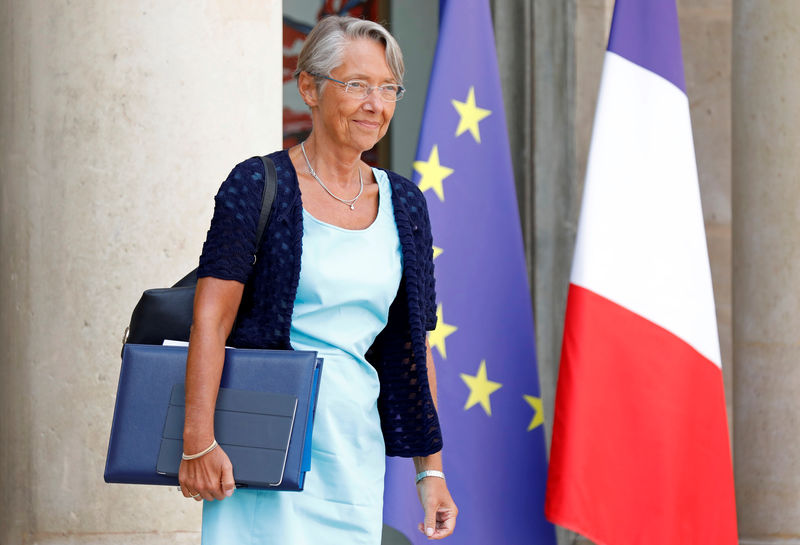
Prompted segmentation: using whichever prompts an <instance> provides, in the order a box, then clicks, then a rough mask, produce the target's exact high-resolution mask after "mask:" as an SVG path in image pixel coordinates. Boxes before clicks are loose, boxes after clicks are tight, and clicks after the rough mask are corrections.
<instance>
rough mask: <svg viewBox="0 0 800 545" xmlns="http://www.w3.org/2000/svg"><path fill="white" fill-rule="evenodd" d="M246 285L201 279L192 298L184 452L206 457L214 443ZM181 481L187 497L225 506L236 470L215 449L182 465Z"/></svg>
mask: <svg viewBox="0 0 800 545" xmlns="http://www.w3.org/2000/svg"><path fill="white" fill-rule="evenodd" d="M243 291H244V285H243V284H241V283H240V282H236V281H235V280H219V279H217V278H210V277H206V278H201V279H199V280H198V282H197V290H196V292H195V298H194V314H193V320H192V333H191V338H190V341H189V355H188V358H187V361H186V420H185V421H184V427H183V451H184V453H186V454H195V453H198V452H202V451H203V450H204V449H206V448H207V447H208V446H209V445H211V444H212V442H213V441H214V407H215V405H216V402H217V393H218V391H219V382H220V377H221V376H222V365H223V363H224V361H225V340H226V339H227V338H228V335H229V334H230V331H231V328H232V327H233V322H234V320H235V319H236V313H237V311H238V309H239V303H240V302H241V299H242V293H243ZM178 479H179V480H180V483H181V490H182V492H183V495H184V496H186V497H193V496H195V495H196V494H200V496H198V497H195V499H196V500H198V501H199V500H200V499H201V498H202V499H206V500H212V499H217V500H221V499H223V498H225V497H226V496H230V495H231V494H232V493H233V489H234V487H235V485H234V482H233V469H232V467H231V463H230V460H229V459H228V456H227V454H225V452H223V450H222V448H221V447H217V448H215V449H214V450H212V451H211V452H209V453H208V454H206V455H205V456H202V457H200V458H197V459H194V460H183V461H182V462H181V466H180V470H179V473H178Z"/></svg>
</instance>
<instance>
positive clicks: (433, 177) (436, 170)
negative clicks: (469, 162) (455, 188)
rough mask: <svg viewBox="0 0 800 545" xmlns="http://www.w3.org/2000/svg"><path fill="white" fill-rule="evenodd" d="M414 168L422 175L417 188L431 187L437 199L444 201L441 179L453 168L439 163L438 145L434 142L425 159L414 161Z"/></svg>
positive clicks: (451, 171)
mask: <svg viewBox="0 0 800 545" xmlns="http://www.w3.org/2000/svg"><path fill="white" fill-rule="evenodd" d="M414 170H416V171H417V172H419V173H420V174H421V175H422V178H421V179H420V181H419V184H418V186H419V190H420V191H425V190H426V189H433V191H434V192H435V193H436V196H437V197H439V200H440V201H444V189H443V188H442V180H444V179H445V178H447V177H448V176H450V175H451V174H452V173H453V169H452V168H447V167H443V166H442V165H440V164H439V146H437V145H435V144H434V146H433V149H432V150H431V154H430V155H429V156H428V160H427V161H414Z"/></svg>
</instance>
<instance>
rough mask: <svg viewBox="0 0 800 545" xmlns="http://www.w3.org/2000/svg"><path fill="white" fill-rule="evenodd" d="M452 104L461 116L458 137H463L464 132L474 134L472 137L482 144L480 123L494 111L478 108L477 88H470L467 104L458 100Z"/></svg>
mask: <svg viewBox="0 0 800 545" xmlns="http://www.w3.org/2000/svg"><path fill="white" fill-rule="evenodd" d="M450 102H452V103H453V106H454V107H455V109H456V110H457V111H458V115H460V116H461V120H460V121H459V122H458V128H457V129H456V136H461V135H462V134H464V132H466V131H469V132H471V133H472V137H473V138H474V139H475V141H476V142H477V143H478V144H480V143H481V132H480V130H479V129H478V123H479V122H481V121H482V120H483V119H484V118H486V117H489V116H490V115H491V114H492V111H491V110H484V109H483V108H478V106H477V105H476V104H475V87H470V88H469V94H468V95H467V101H466V102H459V101H457V100H451V101H450Z"/></svg>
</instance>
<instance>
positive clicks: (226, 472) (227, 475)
mask: <svg viewBox="0 0 800 545" xmlns="http://www.w3.org/2000/svg"><path fill="white" fill-rule="evenodd" d="M235 489H236V482H235V481H234V480H233V467H232V466H231V464H230V463H228V464H226V465H223V466H222V494H223V497H228V496H231V495H232V494H233V491H234V490H235Z"/></svg>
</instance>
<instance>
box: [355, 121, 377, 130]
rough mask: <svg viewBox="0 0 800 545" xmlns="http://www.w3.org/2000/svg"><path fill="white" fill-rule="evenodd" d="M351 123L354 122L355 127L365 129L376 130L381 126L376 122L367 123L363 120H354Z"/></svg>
mask: <svg viewBox="0 0 800 545" xmlns="http://www.w3.org/2000/svg"><path fill="white" fill-rule="evenodd" d="M353 121H354V122H355V124H356V125H360V126H362V127H364V128H365V129H373V130H376V129H379V128H380V126H381V124H380V123H379V122H377V121H367V120H363V119H354V120H353Z"/></svg>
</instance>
